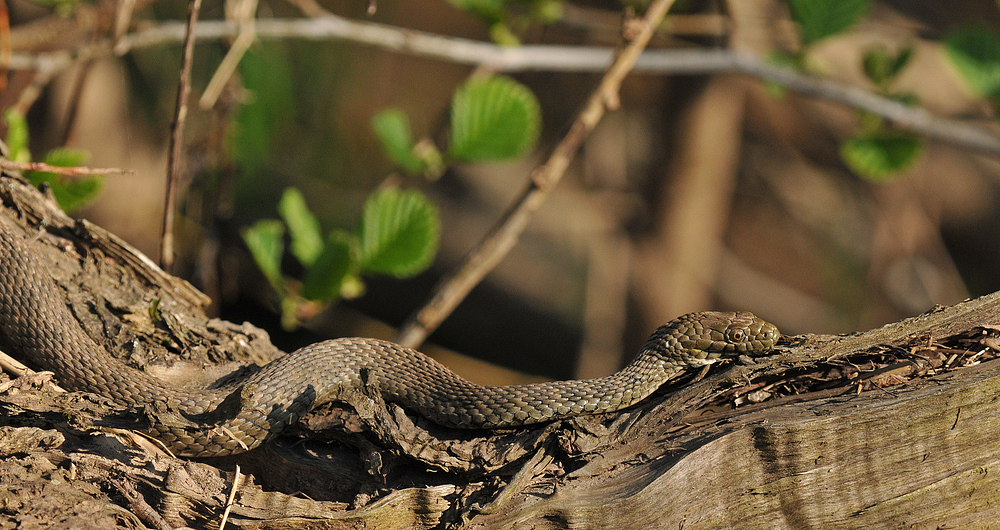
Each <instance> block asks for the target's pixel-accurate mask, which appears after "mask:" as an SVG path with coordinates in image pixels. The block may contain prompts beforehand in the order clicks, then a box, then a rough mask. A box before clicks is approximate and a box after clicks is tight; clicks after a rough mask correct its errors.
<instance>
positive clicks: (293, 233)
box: [242, 188, 441, 329]
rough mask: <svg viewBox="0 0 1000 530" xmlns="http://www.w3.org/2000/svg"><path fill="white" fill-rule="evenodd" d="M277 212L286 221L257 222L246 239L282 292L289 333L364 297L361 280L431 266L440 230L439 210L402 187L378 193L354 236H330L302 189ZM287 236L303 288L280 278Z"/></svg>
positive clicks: (400, 274) (411, 273) (284, 198)
mask: <svg viewBox="0 0 1000 530" xmlns="http://www.w3.org/2000/svg"><path fill="white" fill-rule="evenodd" d="M278 213H279V214H280V216H281V220H278V219H264V220H260V221H257V222H256V223H254V224H253V225H252V226H250V227H249V228H246V229H244V230H243V232H242V236H243V240H244V242H245V243H246V245H247V248H249V249H250V254H251V255H252V256H253V259H254V262H255V263H256V264H257V267H258V268H259V269H260V271H261V272H262V273H263V274H264V277H265V278H267V281H268V282H269V283H270V284H271V287H272V288H273V289H274V291H275V292H276V293H278V296H279V298H280V303H281V313H282V326H283V327H285V328H286V329H293V328H295V327H296V326H297V325H298V322H299V321H300V320H302V319H304V318H307V317H308V316H310V315H311V314H314V313H315V312H317V311H319V310H321V309H322V308H323V307H325V306H326V305H328V304H330V303H332V302H335V301H337V300H339V299H341V298H354V297H357V296H360V295H361V294H362V293H363V292H364V283H363V281H362V279H361V276H362V275H363V274H383V275H389V276H394V277H396V278H407V277H411V276H414V275H416V274H419V273H420V272H422V271H423V270H425V269H426V268H427V267H428V266H430V264H431V262H432V261H433V259H434V255H435V253H436V252H437V246H438V240H439V236H440V231H441V221H440V217H439V214H438V211H437V208H436V207H435V206H434V205H433V204H432V203H431V202H430V201H429V200H427V198H426V197H425V196H424V195H423V194H422V193H420V192H419V191H416V190H401V189H398V188H385V189H380V190H377V191H375V192H374V193H372V194H371V195H370V196H369V197H368V199H367V200H366V201H365V204H364V207H363V208H362V213H361V219H360V220H359V221H358V225H357V228H356V229H355V231H354V232H348V231H346V230H331V231H330V232H328V233H327V234H326V235H325V236H324V235H323V232H322V229H321V228H320V224H319V221H318V220H317V219H316V216H315V215H313V213H312V211H311V210H309V207H308V206H307V205H306V201H305V197H304V196H303V195H302V192H300V191H299V190H298V189H296V188H288V189H286V190H285V192H284V194H283V195H282V197H281V201H280V202H279V203H278ZM286 233H287V235H288V239H289V243H290V244H289V246H288V249H289V251H290V252H291V254H292V256H294V257H295V259H297V260H298V262H299V263H300V264H301V265H302V267H303V268H304V269H305V276H304V279H303V280H301V281H297V280H293V279H291V278H287V277H285V275H284V274H283V273H282V269H281V262H282V259H283V258H284V255H285V236H286Z"/></svg>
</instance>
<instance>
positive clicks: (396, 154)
mask: <svg viewBox="0 0 1000 530" xmlns="http://www.w3.org/2000/svg"><path fill="white" fill-rule="evenodd" d="M372 131H373V132H374V133H375V136H377V137H378V139H379V142H381V144H382V150H383V151H385V154H386V156H388V157H389V160H392V162H393V163H394V164H396V165H397V166H399V168H400V169H402V170H403V171H405V172H406V173H408V174H410V175H419V174H421V173H423V172H424V170H425V169H426V164H424V162H423V161H422V160H420V159H419V158H417V157H416V156H414V154H413V136H412V135H411V133H410V120H409V118H407V117H406V114H404V113H403V111H401V110H399V109H395V108H389V109H385V110H383V111H382V112H379V113H378V114H376V115H375V116H374V117H373V118H372Z"/></svg>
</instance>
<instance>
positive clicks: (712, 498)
mask: <svg viewBox="0 0 1000 530" xmlns="http://www.w3.org/2000/svg"><path fill="white" fill-rule="evenodd" d="M0 202H2V204H3V208H0V222H3V223H7V225H8V226H17V227H20V229H22V230H25V232H26V233H33V234H35V235H36V236H37V237H36V238H35V239H36V240H35V241H34V242H32V244H31V248H32V251H33V252H38V253H39V256H41V258H42V259H45V260H47V261H48V262H49V263H51V264H52V265H53V277H54V278H56V281H57V283H58V284H59V286H60V287H61V288H62V289H64V290H65V292H66V296H67V300H68V302H69V303H70V304H71V306H72V307H73V308H74V312H75V314H76V316H77V318H78V319H80V321H81V323H82V324H83V325H84V327H85V329H87V330H88V333H90V334H91V335H92V336H94V337H95V338H96V339H98V340H99V341H100V342H101V343H102V344H105V345H106V346H107V347H108V348H109V349H111V350H112V352H113V353H114V354H115V355H118V356H119V357H121V358H123V359H125V360H126V361H127V362H130V363H132V364H133V365H135V366H137V367H140V368H145V369H148V370H157V369H158V368H157V367H158V365H159V363H160V361H161V360H163V359H176V358H177V356H178V355H181V356H183V357H184V358H185V359H189V360H191V361H193V362H195V363H196V364H198V363H200V364H206V363H217V362H228V363H234V362H242V363H245V362H248V361H254V360H256V361H257V362H266V361H267V360H269V359H270V358H273V357H274V356H275V355H277V354H278V352H277V351H276V350H275V349H274V347H273V346H272V345H271V344H270V342H269V341H268V339H267V335H266V334H265V333H264V332H262V331H260V330H257V329H256V328H253V326H250V325H247V324H244V325H239V326H237V325H233V324H230V323H227V322H222V321H218V320H211V319H208V318H207V317H205V315H204V313H203V311H202V307H203V305H204V298H203V295H200V293H197V291H195V290H194V289H193V288H191V287H190V286H189V285H187V284H186V283H185V282H183V281H181V280H177V279H175V278H173V277H170V276H169V275H165V274H163V273H162V271H159V269H157V268H156V267H155V265H153V264H152V263H151V262H149V261H148V260H146V259H144V258H142V257H141V255H139V254H138V253H137V252H136V251H134V249H131V248H130V247H128V246H127V245H125V244H124V243H122V242H120V241H118V240H117V239H116V238H114V237H112V236H111V235H110V234H106V233H105V232H103V231H102V230H101V229H100V228H98V227H94V226H92V225H87V224H83V223H76V222H74V221H73V220H71V219H69V218H67V217H66V216H65V215H63V214H62V213H61V212H60V211H58V209H56V208H54V207H53V206H52V204H51V203H49V202H47V201H46V200H45V198H44V197H43V196H42V195H41V194H39V193H38V192H37V191H36V190H34V189H33V188H31V187H30V186H28V185H26V183H24V181H22V180H20V179H18V178H16V177H11V176H7V175H4V176H2V177H0ZM157 300H158V302H156V303H158V308H159V311H160V312H161V314H163V315H164V320H163V321H155V320H151V319H150V306H151V304H153V303H154V301H157ZM111 309H113V310H111ZM998 329H1000V294H995V295H990V296H987V297H982V298H979V299H976V300H971V301H967V302H965V303H962V304H958V305H956V306H952V307H948V308H941V309H939V310H936V311H934V312H930V313H928V314H926V315H921V316H919V317H916V318H913V319H907V320H905V321H902V322H899V323H895V324H891V325H889V326H886V327H883V328H880V329H877V330H872V331H870V332H866V333H860V334H855V335H851V336H844V337H830V336H801V337H792V338H790V339H789V340H788V342H787V343H786V344H784V345H783V347H782V348H781V349H780V350H779V351H778V352H777V353H778V354H777V355H775V356H774V357H771V358H767V359H764V360H762V361H760V362H758V363H757V364H754V365H746V366H742V365H737V366H731V367H729V368H728V369H726V370H721V371H718V372H717V373H715V374H714V375H710V376H709V377H708V378H706V379H704V380H702V381H699V382H697V383H694V384H690V385H687V386H678V387H675V388H673V389H664V390H663V391H661V393H660V394H659V396H658V397H655V398H654V399H651V400H648V401H647V402H644V403H642V404H641V405H639V406H637V407H634V408H632V409H629V410H627V411H624V412H622V413H619V414H614V415H606V416H602V417H583V418H577V419H573V420H568V421H562V422H555V423H551V424H548V425H543V426H539V427H536V428H532V429H517V430H509V431H499V432H475V431H473V432H463V431H454V430H450V429H445V428H442V427H438V426H436V425H433V424H431V423H429V422H427V421H426V420H423V419H421V418H418V417H415V416H412V415H410V414H408V413H406V412H404V411H403V410H402V409H400V408H399V407H396V406H394V405H391V404H390V405H387V404H385V403H383V402H382V401H381V400H380V399H379V398H378V396H374V395H372V396H369V395H359V396H356V398H352V400H351V403H352V405H353V406H354V409H356V411H355V410H352V409H348V408H343V407H339V408H338V407H330V408H326V409H324V410H322V411H319V412H317V413H316V414H313V415H312V416H311V417H309V418H307V420H306V421H305V422H303V423H304V426H303V427H301V428H302V429H307V430H308V434H307V439H306V440H305V441H302V440H299V439H297V438H296V437H295V433H291V434H290V436H289V437H286V438H284V439H281V440H278V441H277V443H274V444H271V445H270V446H268V447H265V448H263V449H262V450H258V451H253V452H251V453H248V454H245V455H239V456H236V457H231V458H227V459H215V460H206V461H204V462H185V461H182V460H178V459H175V458H172V457H170V456H169V455H165V454H162V453H158V452H157V451H156V449H155V447H153V446H136V445H135V444H134V442H133V441H131V440H129V439H128V438H121V437H119V436H118V435H116V434H106V433H107V432H108V431H107V430H106V429H104V428H102V427H101V426H102V425H108V424H112V423H114V422H115V421H118V422H119V423H120V422H121V417H120V415H118V413H117V412H116V411H115V410H114V409H113V407H109V406H108V404H107V403H106V402H105V401H103V400H100V399H96V398H93V397H88V396H86V395H81V394H72V393H71V394H57V393H53V392H50V391H48V390H39V389H37V388H36V386H37V384H38V380H28V379H22V380H18V381H14V382H9V383H10V384H7V383H4V382H3V380H2V379H0V456H3V462H2V464H0V505H8V506H18V508H17V510H18V512H19V513H18V514H17V516H18V517H22V518H25V519H24V520H32V519H31V518H32V517H36V518H37V517H39V514H41V513H45V514H49V516H50V517H52V518H53V520H59V521H84V522H86V524H82V523H81V524H80V525H79V526H87V524H89V525H92V526H95V527H109V526H111V525H114V524H117V525H118V526H120V527H123V528H134V527H136V526H137V525H138V524H139V523H138V521H139V517H141V516H142V515H141V514H140V513H139V511H141V510H139V509H138V508H135V507H136V506H141V504H142V503H141V502H140V503H131V504H130V503H129V502H126V500H125V499H124V498H123V497H120V496H118V495H113V494H109V493H108V492H114V491H121V490H122V487H123V485H122V484H123V481H124V482H127V483H128V484H129V485H132V484H134V485H135V490H136V492H138V494H139V495H140V497H141V500H144V501H145V502H146V503H148V504H149V505H150V506H151V507H152V508H153V509H154V510H156V511H157V512H158V514H159V515H160V516H162V519H164V520H165V521H166V522H167V523H168V524H171V525H174V526H180V525H189V526H194V527H207V528H211V527H213V525H218V522H219V519H220V517H221V513H222V511H223V510H224V508H225V502H226V499H227V497H228V492H229V490H230V488H231V487H232V483H233V479H234V478H235V474H234V472H233V470H234V469H235V465H236V464H239V465H240V467H241V469H242V470H243V471H244V472H250V473H252V478H251V479H249V480H247V481H245V482H244V483H243V485H242V486H241V487H240V488H239V493H238V495H237V497H236V499H237V502H236V505H235V506H234V507H233V509H232V513H231V515H230V520H229V524H230V525H233V526H234V527H244V528H359V527H369V528H434V527H442V526H448V525H453V524H461V523H464V524H465V525H467V526H469V527H475V528H521V527H524V528H527V527H530V528H568V527H574V528H577V527H579V528H609V527H611V528H649V527H656V528H677V527H683V528H687V529H690V528H718V527H740V528H802V527H809V526H813V527H823V528H828V527H829V528H857V527H867V526H876V527H886V526H889V527H903V526H906V527H911V526H912V527H916V528H923V527H938V526H954V525H959V524H971V525H973V526H988V525H989V524H990V523H992V521H993V520H994V519H995V518H997V516H998V515H1000V514H997V513H996V511H997V510H998V508H997V507H998V506H1000V499H998V493H997V492H1000V488H998V485H997V484H995V482H996V481H997V480H1000V479H997V478H996V477H998V476H1000V473H998V472H1000V463H998V461H1000V454H998V448H1000V425H998V422H1000V419H997V418H998V417H1000V414H998V411H997V410H996V409H997V407H1000V404H998V399H997V397H996V396H997V395H998V390H1000V388H998V387H1000V361H989V362H985V363H983V364H981V365H979V366H973V367H968V368H963V369H960V370H954V371H943V372H942V371H941V370H940V369H939V368H935V369H936V370H938V372H939V373H937V374H936V375H930V376H926V377H920V378H916V379H911V380H909V381H908V382H906V383H905V384H900V385H895V386H886V387H883V388H878V387H877V386H878V385H876V384H875V383H876V382H878V384H882V385H886V384H889V383H888V382H887V381H889V379H887V378H886V377H883V376H887V375H889V374H888V373H887V372H885V373H883V372H879V374H878V375H879V377H868V375H871V374H861V375H860V376H858V374H857V370H855V371H854V372H850V370H847V368H850V363H846V364H845V365H844V366H845V371H844V373H845V374H847V375H844V376H843V378H842V379H843V380H842V381H841V380H838V379H837V378H836V377H834V378H833V380H832V382H830V383H829V385H828V386H831V387H832V388H829V389H827V390H823V391H817V392H809V393H806V394H803V395H785V396H784V397H772V399H770V400H768V401H765V402H763V403H759V404H756V405H750V406H741V407H739V408H736V409H735V410H733V409H732V407H731V406H728V405H731V404H732V403H734V398H735V397H739V399H740V400H741V401H746V399H745V395H746V392H747V391H748V390H749V389H752V388H754V389H763V388H766V385H770V386H771V387H773V386H776V385H778V384H779V383H781V382H787V381H792V380H793V378H794V377H799V378H800V379H801V378H802V374H809V373H812V372H814V371H815V372H817V373H818V372H819V371H822V370H827V369H829V367H830V366H832V365H833V364H832V363H831V360H836V359H844V358H848V357H850V358H851V359H855V360H856V359H859V358H860V357H858V356H862V357H863V356H865V355H881V354H883V353H885V352H890V353H891V352H892V351H898V352H902V353H900V354H899V355H898V357H899V359H903V360H905V359H907V358H908V356H909V358H912V359H911V360H912V362H910V361H906V362H902V361H901V362H899V363H897V364H894V365H891V367H894V368H893V371H892V373H894V374H895V373H897V372H898V373H900V374H903V375H904V376H905V377H907V378H911V377H914V376H913V375H908V374H911V373H913V374H920V373H922V372H926V371H928V368H927V365H926V363H924V364H921V363H922V362H923V361H921V356H922V355H923V354H922V353H920V352H921V351H923V350H921V349H920V348H925V349H928V351H930V350H933V349H934V348H937V347H938V345H942V344H943V345H947V347H949V348H952V350H950V351H964V350H963V348H966V349H972V348H976V349H977V351H980V350H981V351H992V349H993V348H994V346H992V344H995V343H996V337H997V336H998V335H1000V333H998V332H997V330H998ZM123 344H126V345H130V344H139V345H140V348H138V349H135V348H131V349H128V348H123V347H122V345H123ZM911 347H913V348H915V349H913V350H911ZM942 347H944V346H942ZM892 348H897V349H898V350H892ZM11 353H16V352H11ZM939 364H940V363H939ZM934 366H938V365H934ZM159 371H160V372H162V371H163V370H162V369H160V370H159ZM173 372H175V373H181V374H185V373H186V372H185V371H183V370H180V371H176V370H174V371H173ZM849 372H850V373H849ZM795 374H799V375H797V376H796V375H795ZM218 375H220V374H219V373H216V377H217V376H218ZM855 376H857V377H855ZM179 377H180V376H179ZM838 377H839V376H838ZM852 377H854V378H853V379H852ZM900 380H901V381H902V380H903V379H900ZM859 381H865V382H864V383H863V384H862V383H859ZM748 384H749V385H751V386H746V385H748ZM758 387H759V388H758ZM859 388H860V389H862V391H861V392H860V393H859V392H858V389H859ZM761 391H762V392H763V390H761ZM768 393H770V394H773V395H774V396H779V395H780V393H779V392H776V391H774V392H772V391H768ZM706 404H711V405H713V406H712V407H711V408H699V407H702V406H703V405H706ZM720 405H721V407H720ZM318 439H332V440H334V441H333V442H332V443H321V442H319V441H317V440H318ZM116 484H117V485H118V486H116ZM94 485H100V486H101V487H94ZM65 487H73V488H76V491H79V492H81V493H79V494H74V495H76V496H74V497H72V499H73V500H72V501H69V502H67V501H66V500H65V499H69V497H66V498H65V499H63V498H61V497H59V496H60V495H63V494H64V493H65V492H64V491H63V489H65ZM61 488H62V489H61ZM288 491H301V492H303V493H305V494H306V495H308V497H309V498H304V497H302V496H296V495H286V494H285V493H284V492H288ZM79 495H82V497H80V496H79ZM78 497H79V498H78ZM54 507H55V508H54ZM60 507H61V508H60ZM60 510H62V511H60ZM8 514H9V512H0V527H3V526H4V525H5V524H6V523H5V519H4V518H5V517H8ZM146 524H152V523H150V522H147V523H146Z"/></svg>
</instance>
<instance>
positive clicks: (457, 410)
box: [0, 224, 780, 456]
mask: <svg viewBox="0 0 1000 530" xmlns="http://www.w3.org/2000/svg"><path fill="white" fill-rule="evenodd" d="M9 232H10V231H9V230H7V229H5V228H4V227H3V225H2V224H0V339H2V342H3V343H4V344H7V345H8V346H10V347H12V348H14V349H15V350H16V351H18V352H19V353H20V354H21V355H22V356H23V357H24V358H26V359H27V360H29V361H30V362H32V363H34V364H35V365H36V366H37V367H40V368H42V369H45V370H51V371H53V372H55V374H56V377H57V378H58V380H59V382H60V383H61V384H62V385H63V386H64V387H66V388H68V389H71V390H81V391H88V392H93V393H95V394H99V395H102V396H105V397H107V398H110V399H112V400H114V401H115V402H117V403H119V404H121V405H124V406H125V407H128V408H130V409H134V410H137V411H143V410H146V411H149V410H160V411H162V410H164V408H165V409H166V410H167V411H171V412H176V413H177V414H178V415H179V417H180V418H183V421H178V422H168V421H162V420H159V421H154V422H153V423H154V424H153V426H152V427H151V430H150V431H149V434H150V435H152V436H153V437H155V438H157V439H159V440H160V441H162V442H163V443H164V444H165V445H166V447H168V448H169V449H170V450H171V451H173V452H174V453H175V454H178V455H181V456H221V455H227V454H232V453H237V452H241V451H243V450H246V449H253V448H254V447H257V446H258V445H260V444H262V443H265V442H266V441H268V440H269V439H270V438H272V437H274V436H276V435H277V434H278V433H279V432H281V430H282V429H283V428H284V427H285V426H287V425H289V424H291V423H293V422H295V421H297V420H298V418H299V417H301V416H302V415H304V414H305V413H306V412H308V411H309V410H310V409H311V408H312V407H314V406H316V405H319V404H321V403H325V402H329V401H334V400H338V398H340V397H342V396H344V395H345V394H344V393H345V392H357V391H360V390H362V389H365V388H368V389H371V388H374V389H377V390H378V391H379V392H381V394H382V395H383V396H384V398H385V399H386V400H388V401H392V402H397V403H399V404H401V405H403V406H404V407H406V408H409V409H411V410H414V411H416V412H418V413H420V414H422V415H423V416H425V417H427V418H428V419H430V420H432V421H434V422H435V423H439V424H441V425H445V426H449V427H456V428H471V429H481V428H485V429H488V428H500V427H515V426H520V425H527V424H532V423H538V422H544V421H548V420H554V419H559V418H565V417H569V416H574V415H580V414H590V413H599V412H611V411H615V410H619V409H622V408H625V407H628V406H630V405H633V404H635V403H637V402H639V401H641V400H642V399H645V398H646V397H647V396H649V395H650V394H651V393H652V392H654V391H655V390H656V389H657V388H659V387H660V386H661V385H662V384H663V383H664V382H665V381H667V380H669V379H671V378H672V377H674V376H676V375H678V374H680V373H681V372H682V371H684V370H687V369H696V368H702V367H705V366H707V365H710V364H712V363H714V362H715V361H716V360H718V359H720V358H723V357H735V356H738V355H744V354H745V355H751V356H759V355H763V354H765V353H767V352H768V351H769V350H770V349H771V347H772V346H773V345H774V343H775V341H776V340H777V339H778V337H779V336H780V334H779V333H778V330H777V328H775V326H774V325H772V324H770V323H768V322H765V321H763V320H761V319H759V318H757V317H755V316H754V315H753V314H751V313H748V312H737V313H717V312H706V313H692V314H688V315H685V316H682V317H680V318H678V319H676V320H673V321H671V322H670V323H668V324H666V325H663V326H661V327H660V328H658V329H657V330H656V331H655V332H654V333H653V334H652V336H650V337H649V339H648V340H647V342H646V344H645V345H644V346H643V348H642V350H641V352H640V354H639V356H638V357H637V358H636V359H635V360H634V361H632V363H631V364H629V365H628V366H627V367H626V368H624V369H622V370H621V371H620V372H618V373H615V374H613V375H610V376H607V377H603V378H600V379H591V380H585V381H556V382H548V383H537V384H529V385H516V386H481V385H477V384H474V383H471V382H469V381H466V380H464V379H462V378H461V377H459V376H458V375H456V374H454V373H453V372H451V371H450V370H448V369H447V368H445V367H444V366H443V365H441V364H439V363H438V362H436V361H434V360H433V359H431V358H430V357H427V356H426V355H424V354H422V353H420V352H417V351H415V350H411V349H409V348H404V347H402V346H400V345H397V344H394V343H392V342H387V341H383V340H376V339H367V338H343V339H336V340H328V341H323V342H318V343H315V344H312V345H309V346H306V347H304V348H301V349H299V350H297V351H295V352H293V353H291V354H289V355H286V356H284V357H282V358H279V359H277V360H275V361H273V362H271V363H270V364H268V365H266V366H264V367H263V368H261V369H260V370H259V371H257V372H256V373H254V374H252V375H251V376H249V377H248V378H247V379H246V380H245V381H244V382H243V383H242V384H241V385H239V386H238V387H237V388H236V389H235V390H233V389H231V388H230V389H222V390H200V391H190V390H184V389H180V388H176V387H173V386H170V385H167V384H166V383H164V382H162V381H160V380H159V379H156V378H155V377H153V376H151V375H149V374H147V373H145V372H142V371H140V370H137V369H135V368H132V367H130V366H127V365H126V364H125V363H123V362H122V361H120V360H118V359H117V358H115V357H113V356H111V355H110V354H109V353H108V352H107V351H106V350H105V349H104V347H102V346H100V345H98V344H97V343H96V342H95V341H94V340H93V339H91V338H90V336H88V335H87V334H86V333H85V332H84V330H83V328H82V327H81V325H80V324H79V322H78V321H77V320H76V319H75V318H74V316H73V314H72V313H71V312H70V310H69V308H68V307H67V306H66V303H65V302H64V301H63V299H62V297H61V296H60V294H59V290H58V287H57V286H56V285H55V282H54V281H53V280H52V279H51V278H49V277H48V275H46V274H45V273H44V272H43V271H44V268H43V267H42V265H41V263H40V261H39V260H38V259H37V258H35V257H34V256H33V255H32V253H31V252H29V251H28V250H27V248H26V245H25V243H24V242H23V241H22V239H21V237H20V236H19V235H14V234H12V233H9ZM153 417H154V418H157V419H159V418H161V415H154V416H153Z"/></svg>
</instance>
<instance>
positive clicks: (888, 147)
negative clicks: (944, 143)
mask: <svg viewBox="0 0 1000 530" xmlns="http://www.w3.org/2000/svg"><path fill="white" fill-rule="evenodd" d="M922 150H923V143H922V142H921V139H920V138H918V137H916V136H914V135H912V134H908V133H900V132H885V133H879V134H876V135H872V136H862V137H857V138H851V139H849V140H847V141H846V142H844V143H843V144H842V145H841V146H840V157H841V159H843V161H844V163H845V164H846V165H847V167H848V168H850V169H851V171H854V172H855V173H856V174H857V175H858V176H860V177H862V178H864V179H866V180H869V181H872V182H886V181H888V180H890V179H891V178H892V177H895V176H897V175H899V174H900V173H902V172H903V171H904V170H906V169H908V168H909V167H911V166H912V165H913V164H914V163H915V162H916V161H917V159H918V158H919V155H920V153H921V151H922Z"/></svg>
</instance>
